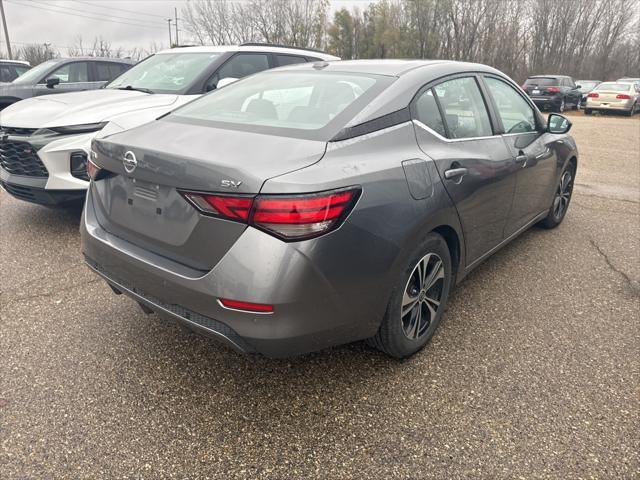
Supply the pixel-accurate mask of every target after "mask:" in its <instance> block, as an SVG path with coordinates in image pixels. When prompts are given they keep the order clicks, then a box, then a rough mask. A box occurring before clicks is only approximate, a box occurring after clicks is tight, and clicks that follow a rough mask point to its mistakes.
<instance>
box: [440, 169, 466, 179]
mask: <svg viewBox="0 0 640 480" xmlns="http://www.w3.org/2000/svg"><path fill="white" fill-rule="evenodd" d="M467 173H469V170H467V169H466V168H463V167H461V168H450V169H449V170H445V172H444V178H446V179H447V180H451V179H452V178H456V177H461V176H463V175H466V174H467Z"/></svg>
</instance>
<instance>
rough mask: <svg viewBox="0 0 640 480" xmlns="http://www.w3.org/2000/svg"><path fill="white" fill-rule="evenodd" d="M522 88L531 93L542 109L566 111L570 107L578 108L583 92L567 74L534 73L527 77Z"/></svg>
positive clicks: (528, 93) (530, 95)
mask: <svg viewBox="0 0 640 480" xmlns="http://www.w3.org/2000/svg"><path fill="white" fill-rule="evenodd" d="M522 89H523V90H524V91H525V92H526V93H527V95H529V97H530V98H531V100H533V103H535V104H536V106H537V107H538V108H539V109H540V110H551V111H554V112H564V111H565V110H567V109H569V108H576V109H577V108H578V107H579V105H580V101H581V100H582V93H580V89H579V88H578V86H577V85H576V82H574V81H573V78H571V77H568V76H566V75H534V76H532V77H529V78H527V80H526V81H525V82H524V84H523V85H522Z"/></svg>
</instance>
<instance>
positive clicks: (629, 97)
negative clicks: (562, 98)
mask: <svg viewBox="0 0 640 480" xmlns="http://www.w3.org/2000/svg"><path fill="white" fill-rule="evenodd" d="M605 111H608V112H618V113H625V114H627V115H629V116H630V117H631V116H633V114H634V113H636V112H638V111H640V85H638V84H636V83H633V82H604V83H601V84H599V85H598V86H597V87H595V88H594V89H593V90H592V91H591V92H589V93H588V94H587V103H586V104H585V107H584V113H585V114H587V115H590V114H591V113H592V112H605Z"/></svg>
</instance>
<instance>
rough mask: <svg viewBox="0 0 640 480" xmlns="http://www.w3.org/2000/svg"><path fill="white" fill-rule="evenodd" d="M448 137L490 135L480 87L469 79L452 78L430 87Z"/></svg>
mask: <svg viewBox="0 0 640 480" xmlns="http://www.w3.org/2000/svg"><path fill="white" fill-rule="evenodd" d="M433 90H434V92H435V95H436V97H437V99H438V101H439V102H440V106H441V107H442V111H443V112H444V121H445V123H446V125H447V130H448V132H449V137H450V138H473V137H488V136H491V135H493V131H492V129H491V121H490V120H489V114H488V113H487V108H486V106H485V104H484V100H483V99H482V94H481V93H480V88H479V87H478V84H477V83H476V80H475V78H473V77H464V78H456V79H454V80H449V81H447V82H443V83H441V84H440V85H437V86H435V87H434V88H433Z"/></svg>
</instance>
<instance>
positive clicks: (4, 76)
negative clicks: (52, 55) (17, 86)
mask: <svg viewBox="0 0 640 480" xmlns="http://www.w3.org/2000/svg"><path fill="white" fill-rule="evenodd" d="M30 68H31V65H30V64H29V62H23V61H21V60H3V59H0V83H9V82H13V81H14V80H15V79H16V78H18V77H19V76H20V75H22V74H23V73H25V72H26V71H27V70H29V69H30Z"/></svg>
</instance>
